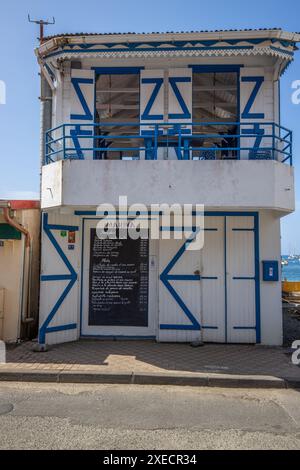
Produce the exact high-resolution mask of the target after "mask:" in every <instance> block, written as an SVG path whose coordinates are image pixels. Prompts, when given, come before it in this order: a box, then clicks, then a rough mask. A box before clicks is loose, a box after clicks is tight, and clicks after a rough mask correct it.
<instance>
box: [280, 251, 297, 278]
mask: <svg viewBox="0 0 300 470" xmlns="http://www.w3.org/2000/svg"><path fill="white" fill-rule="evenodd" d="M288 258H289V257H288V256H287V255H283V256H282V259H284V260H287V261H288V263H289V264H287V265H284V266H281V277H282V280H285V279H286V280H287V281H300V259H298V258H294V259H288Z"/></svg>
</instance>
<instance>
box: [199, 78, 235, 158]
mask: <svg viewBox="0 0 300 470" xmlns="http://www.w3.org/2000/svg"><path fill="white" fill-rule="evenodd" d="M238 121H239V110H238V74H237V73H236V72H208V73H202V72H195V73H194V74H193V122H194V123H199V126H194V127H193V133H195V134H197V133H199V134H200V135H201V134H203V138H202V139H201V146H202V147H204V148H208V149H211V148H213V149H215V148H220V151H214V154H215V155H216V158H229V159H231V158H236V157H237V151H236V150H228V151H225V150H222V149H224V148H231V149H235V148H237V143H238V140H237V138H236V137H235V135H236V134H237V133H238V132H237V131H238V126H237V125H235V124H234V123H237V122H238ZM201 123H203V125H201ZM204 123H212V124H210V125H207V124H204ZM205 135H208V137H205ZM209 135H212V136H214V137H209ZM231 136H232V137H231Z"/></svg>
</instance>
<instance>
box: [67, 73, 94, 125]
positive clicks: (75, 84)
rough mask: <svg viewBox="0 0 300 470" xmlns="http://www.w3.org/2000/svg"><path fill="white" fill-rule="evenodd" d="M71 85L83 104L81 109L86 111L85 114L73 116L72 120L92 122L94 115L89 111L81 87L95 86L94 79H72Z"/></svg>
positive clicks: (71, 116)
mask: <svg viewBox="0 0 300 470" xmlns="http://www.w3.org/2000/svg"><path fill="white" fill-rule="evenodd" d="M71 83H72V85H73V87H74V90H75V92H76V94H77V98H78V100H79V102H80V104H81V107H82V109H83V111H84V114H71V115H70V119H78V120H83V121H92V120H93V113H92V112H91V110H90V109H89V106H88V103H87V101H86V99H85V97H84V94H83V92H82V90H81V88H80V85H94V80H93V79H92V78H82V77H78V78H77V77H72V78H71Z"/></svg>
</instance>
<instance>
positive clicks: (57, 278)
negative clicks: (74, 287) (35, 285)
mask: <svg viewBox="0 0 300 470" xmlns="http://www.w3.org/2000/svg"><path fill="white" fill-rule="evenodd" d="M71 279H73V276H72V274H49V275H47V274H43V275H42V276H41V281H70V280H71Z"/></svg>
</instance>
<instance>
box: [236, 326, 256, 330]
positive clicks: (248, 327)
mask: <svg viewBox="0 0 300 470" xmlns="http://www.w3.org/2000/svg"><path fill="white" fill-rule="evenodd" d="M233 329H234V330H256V326H234V327H233Z"/></svg>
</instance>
